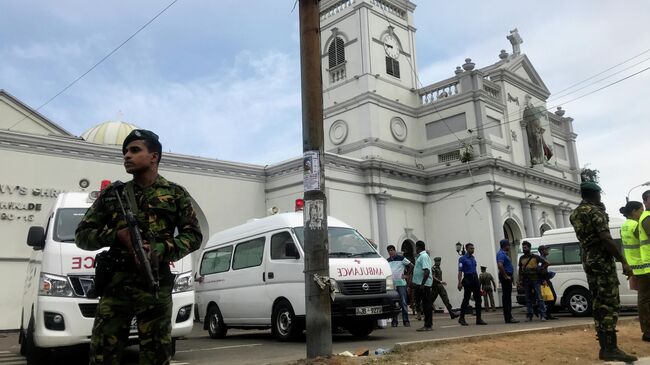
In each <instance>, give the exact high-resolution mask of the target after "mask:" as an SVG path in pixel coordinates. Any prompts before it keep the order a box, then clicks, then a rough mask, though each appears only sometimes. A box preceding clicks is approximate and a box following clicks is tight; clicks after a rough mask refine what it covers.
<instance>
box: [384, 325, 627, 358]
mask: <svg viewBox="0 0 650 365" xmlns="http://www.w3.org/2000/svg"><path fill="white" fill-rule="evenodd" d="M634 321H638V318H637V317H631V318H619V319H618V322H619V323H621V322H623V323H625V322H634ZM593 328H594V325H593V323H590V324H572V325H568V326H562V327H540V328H525V329H521V330H514V331H508V332H499V333H489V334H484V335H469V336H458V337H447V338H438V339H431V340H420V341H409V342H397V343H396V344H395V346H394V347H393V349H392V350H391V353H399V352H403V351H407V350H416V349H419V348H424V347H426V346H427V345H446V344H451V343H454V344H456V343H469V342H478V341H481V340H485V339H488V338H501V337H510V336H512V334H513V333H516V334H528V333H535V332H561V331H565V330H573V329H585V330H587V329H593Z"/></svg>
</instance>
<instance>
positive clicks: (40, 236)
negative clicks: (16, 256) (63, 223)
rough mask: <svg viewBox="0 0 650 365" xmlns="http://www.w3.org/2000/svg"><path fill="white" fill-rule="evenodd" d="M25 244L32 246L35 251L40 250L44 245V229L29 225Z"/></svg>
mask: <svg viewBox="0 0 650 365" xmlns="http://www.w3.org/2000/svg"><path fill="white" fill-rule="evenodd" d="M27 246H30V247H32V248H33V249H34V250H36V251H38V250H42V249H43V248H44V247H45V229H43V227H38V226H32V227H29V232H28V233H27Z"/></svg>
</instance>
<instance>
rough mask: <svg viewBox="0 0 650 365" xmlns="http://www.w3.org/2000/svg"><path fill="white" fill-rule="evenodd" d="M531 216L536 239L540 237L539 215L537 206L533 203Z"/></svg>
mask: <svg viewBox="0 0 650 365" xmlns="http://www.w3.org/2000/svg"><path fill="white" fill-rule="evenodd" d="M530 215H531V218H532V220H533V234H534V235H535V237H539V236H540V233H539V214H538V212H537V204H535V203H533V202H531V203H530Z"/></svg>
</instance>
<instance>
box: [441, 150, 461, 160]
mask: <svg viewBox="0 0 650 365" xmlns="http://www.w3.org/2000/svg"><path fill="white" fill-rule="evenodd" d="M459 160H460V150H456V151H451V152H445V153H441V154H439V155H438V162H439V163H444V162H453V161H459Z"/></svg>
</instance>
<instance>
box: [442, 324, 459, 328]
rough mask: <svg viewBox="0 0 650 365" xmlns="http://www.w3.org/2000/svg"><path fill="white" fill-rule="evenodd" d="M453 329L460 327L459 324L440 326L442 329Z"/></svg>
mask: <svg viewBox="0 0 650 365" xmlns="http://www.w3.org/2000/svg"><path fill="white" fill-rule="evenodd" d="M453 327H460V325H459V324H452V325H451V326H440V328H453Z"/></svg>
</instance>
